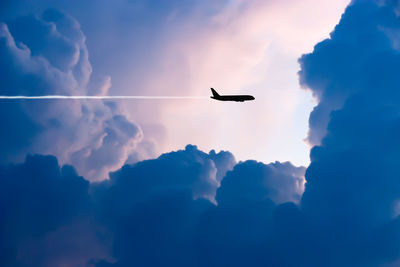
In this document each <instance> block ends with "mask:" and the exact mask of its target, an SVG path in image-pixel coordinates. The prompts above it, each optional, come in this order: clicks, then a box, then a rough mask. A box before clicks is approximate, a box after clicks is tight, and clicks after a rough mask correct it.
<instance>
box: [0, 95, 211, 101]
mask: <svg viewBox="0 0 400 267" xmlns="http://www.w3.org/2000/svg"><path fill="white" fill-rule="evenodd" d="M206 98H208V97H206V96H131V95H127V96H123V95H117V96H87V95H42V96H22V95H16V96H4V95H3V96H0V100H6V99H9V100H12V99H15V100H17V99H26V100H40V99H100V100H111V99H114V100H123V99H171V100H173V99H206Z"/></svg>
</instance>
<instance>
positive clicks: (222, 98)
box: [211, 88, 255, 102]
mask: <svg viewBox="0 0 400 267" xmlns="http://www.w3.org/2000/svg"><path fill="white" fill-rule="evenodd" d="M211 92H212V94H213V95H212V96H211V98H212V99H215V100H219V101H236V102H244V101H250V100H254V99H255V98H254V96H252V95H220V94H218V93H217V91H215V89H214V88H211Z"/></svg>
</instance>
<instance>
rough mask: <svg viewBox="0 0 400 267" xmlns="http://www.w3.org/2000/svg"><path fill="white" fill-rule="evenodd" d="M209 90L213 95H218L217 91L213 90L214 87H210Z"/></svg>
mask: <svg viewBox="0 0 400 267" xmlns="http://www.w3.org/2000/svg"><path fill="white" fill-rule="evenodd" d="M211 92H212V94H213V97H219V96H220V95H219V94H218V93H217V91H215V90H214V88H211Z"/></svg>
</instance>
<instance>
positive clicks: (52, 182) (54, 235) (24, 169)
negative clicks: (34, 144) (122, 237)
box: [0, 156, 104, 266]
mask: <svg viewBox="0 0 400 267" xmlns="http://www.w3.org/2000/svg"><path fill="white" fill-rule="evenodd" d="M0 184H1V186H0V193H1V194H0V217H1V222H0V236H1V238H0V247H1V248H2V249H1V252H0V264H1V265H2V266H29V265H32V264H33V261H34V262H36V264H37V265H41V266H51V262H52V261H53V260H54V259H53V258H57V257H58V258H57V260H58V262H57V265H61V264H62V263H63V262H64V263H68V262H69V263H74V262H75V263H76V262H77V261H79V260H82V259H80V258H83V259H84V262H85V261H87V260H88V259H90V257H93V256H98V255H101V256H104V255H103V254H100V250H99V249H98V248H99V247H101V245H100V246H98V245H96V242H98V240H96V239H97V238H96V235H95V232H94V229H95V228H96V226H95V225H94V224H90V223H86V227H85V231H84V232H83V233H82V235H81V236H80V237H77V236H76V234H77V232H78V231H79V227H78V226H79V225H80V224H82V225H85V224H84V222H85V221H89V218H90V214H91V209H92V203H91V199H90V196H89V194H88V190H89V182H88V181H87V180H85V179H84V178H83V177H81V176H78V175H77V174H76V172H75V170H74V169H73V168H72V167H70V166H64V167H62V168H60V167H59V165H58V162H57V159H56V158H55V157H52V156H28V157H27V158H26V160H25V162H24V163H22V164H17V165H9V166H2V167H0ZM62 243H64V244H68V243H69V245H68V246H64V247H63V246H62V245H60V244H62ZM51 244H53V246H52V245H51ZM85 246H86V247H85ZM80 249H83V250H84V251H85V252H86V253H87V254H88V255H86V256H83V255H81V256H80V255H79V254H80V253H81V252H80V251H79V250H80ZM64 253H65V254H64ZM82 254H83V253H82ZM90 254H91V255H92V256H90ZM60 255H74V258H70V259H68V258H67V257H63V256H60ZM85 257H86V259H85ZM53 266H54V265H53Z"/></svg>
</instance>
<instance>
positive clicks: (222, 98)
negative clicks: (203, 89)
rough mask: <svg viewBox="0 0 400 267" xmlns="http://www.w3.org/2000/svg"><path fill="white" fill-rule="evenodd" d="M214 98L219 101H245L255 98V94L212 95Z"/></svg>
mask: <svg viewBox="0 0 400 267" xmlns="http://www.w3.org/2000/svg"><path fill="white" fill-rule="evenodd" d="M211 98H212V99H215V100H219V101H236V102H244V101H250V100H254V96H251V95H223V96H217V97H215V96H211Z"/></svg>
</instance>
